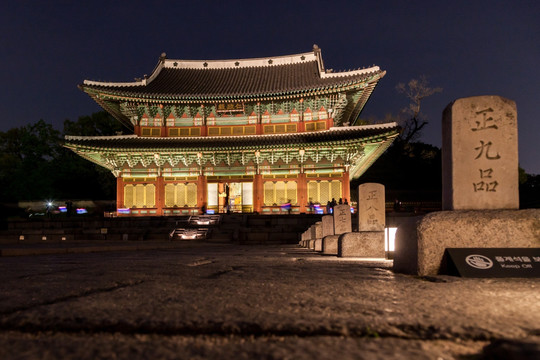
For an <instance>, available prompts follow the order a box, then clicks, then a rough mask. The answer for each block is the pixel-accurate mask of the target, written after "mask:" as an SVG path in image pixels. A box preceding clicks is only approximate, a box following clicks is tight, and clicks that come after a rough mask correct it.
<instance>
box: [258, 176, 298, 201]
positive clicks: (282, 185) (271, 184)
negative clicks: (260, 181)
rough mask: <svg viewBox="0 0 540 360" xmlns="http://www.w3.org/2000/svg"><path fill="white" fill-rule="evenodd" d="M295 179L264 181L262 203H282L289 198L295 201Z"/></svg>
mask: <svg viewBox="0 0 540 360" xmlns="http://www.w3.org/2000/svg"><path fill="white" fill-rule="evenodd" d="M296 190H297V184H296V181H266V182H265V183H264V205H265V206H272V205H282V204H285V203H286V202H288V201H289V200H290V202H291V204H296V203H297V197H296V193H297V191H296Z"/></svg>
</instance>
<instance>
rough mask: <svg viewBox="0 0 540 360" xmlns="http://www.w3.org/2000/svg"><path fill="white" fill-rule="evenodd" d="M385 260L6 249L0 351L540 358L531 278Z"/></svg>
mask: <svg viewBox="0 0 540 360" xmlns="http://www.w3.org/2000/svg"><path fill="white" fill-rule="evenodd" d="M391 264H392V263H391V261H384V260H378V261H373V260H359V259H340V258H337V257H333V256H322V255H319V254H316V253H314V252H312V251H310V250H306V249H303V248H299V247H297V246H294V245H281V246H279V245H276V246H237V245H215V244H204V243H185V244H181V245H179V246H178V247H176V248H167V249H161V250H159V249H158V250H141V251H118V252H100V253H86V254H85V253H82V254H60V255H41V256H22V257H3V258H0V358H1V359H98V358H100V359H105V358H107V359H110V358H114V359H134V358H152V359H155V358H160V359H204V358H213V359H216V358H217V359H219V358H223V359H231V358H234V359H253V358H258V359H313V358H318V359H335V358H339V359H472V358H497V357H496V356H499V355H500V356H503V355H504V357H501V358H512V357H514V358H520V359H527V358H530V359H537V358H538V357H539V354H540V281H538V279H464V278H456V277H449V276H436V277H428V278H419V277H414V276H408V275H400V274H394V273H393V272H392V271H391ZM493 354H495V355H493ZM516 356H517V357H516Z"/></svg>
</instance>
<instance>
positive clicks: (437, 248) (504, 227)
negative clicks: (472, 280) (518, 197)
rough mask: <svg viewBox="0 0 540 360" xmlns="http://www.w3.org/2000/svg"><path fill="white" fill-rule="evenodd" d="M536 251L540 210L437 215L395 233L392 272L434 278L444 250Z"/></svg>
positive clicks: (405, 224)
mask: <svg viewBox="0 0 540 360" xmlns="http://www.w3.org/2000/svg"><path fill="white" fill-rule="evenodd" d="M467 247H470V248H475V247H476V248H532V247H540V209H528V210H471V211H465V210H462V211H441V212H434V213H430V214H428V215H426V216H423V217H416V218H410V219H406V221H404V222H403V223H402V224H401V225H400V226H399V227H398V230H397V233H396V250H395V253H394V270H396V271H398V272H403V273H407V274H417V275H422V276H425V275H437V274H438V273H441V272H442V273H444V272H445V271H446V269H445V268H444V266H443V267H441V264H442V263H443V255H444V251H445V249H446V248H467Z"/></svg>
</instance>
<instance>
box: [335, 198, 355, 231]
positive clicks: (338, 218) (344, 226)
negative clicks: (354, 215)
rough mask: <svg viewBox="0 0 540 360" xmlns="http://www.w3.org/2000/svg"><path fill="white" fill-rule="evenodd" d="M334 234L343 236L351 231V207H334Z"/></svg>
mask: <svg viewBox="0 0 540 360" xmlns="http://www.w3.org/2000/svg"><path fill="white" fill-rule="evenodd" d="M333 227H334V233H335V234H336V235H340V234H345V233H348V232H351V231H352V225H351V207H350V206H349V205H335V206H334V224H333Z"/></svg>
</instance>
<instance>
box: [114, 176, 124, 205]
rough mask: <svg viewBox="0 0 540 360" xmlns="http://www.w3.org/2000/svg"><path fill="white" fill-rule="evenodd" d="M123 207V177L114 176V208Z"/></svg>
mask: <svg viewBox="0 0 540 360" xmlns="http://www.w3.org/2000/svg"><path fill="white" fill-rule="evenodd" d="M123 207H124V179H123V178H122V176H118V177H117V178H116V208H117V209H118V208H123Z"/></svg>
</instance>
